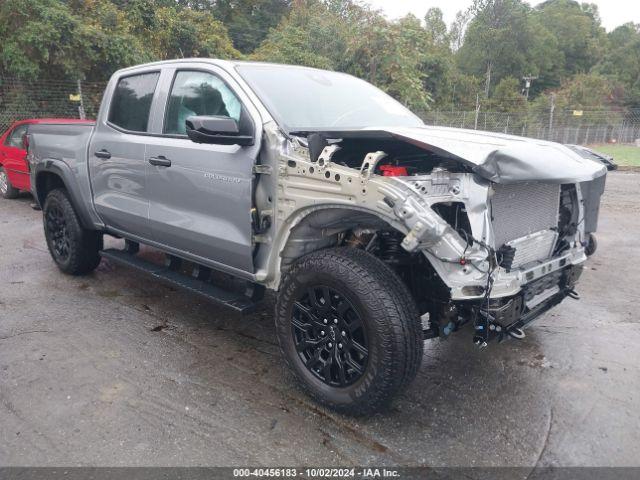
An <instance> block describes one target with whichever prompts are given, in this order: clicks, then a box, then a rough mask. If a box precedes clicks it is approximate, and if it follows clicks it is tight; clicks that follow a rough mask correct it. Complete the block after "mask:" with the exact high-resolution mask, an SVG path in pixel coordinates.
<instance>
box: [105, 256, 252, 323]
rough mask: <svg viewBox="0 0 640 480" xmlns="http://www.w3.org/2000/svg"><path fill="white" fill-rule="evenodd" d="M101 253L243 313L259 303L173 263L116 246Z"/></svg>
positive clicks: (117, 261) (114, 260)
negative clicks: (156, 262)
mask: <svg viewBox="0 0 640 480" xmlns="http://www.w3.org/2000/svg"><path fill="white" fill-rule="evenodd" d="M100 255H101V256H102V257H103V258H107V259H109V260H111V261H113V262H115V263H119V264H121V265H125V266H127V267H132V268H134V269H136V270H139V271H141V272H145V273H148V274H150V275H151V276H152V277H155V278H157V279H159V280H162V281H164V282H166V283H169V284H171V285H175V286H178V287H180V288H183V289H185V290H187V291H189V292H193V293H197V294H199V295H202V296H203V297H205V298H207V299H208V300H210V301H212V302H215V303H218V304H221V305H225V306H227V307H229V308H232V309H234V310H235V311H237V312H240V313H242V314H245V313H249V312H250V311H252V310H253V309H254V308H255V306H256V305H257V302H256V301H254V300H252V299H251V298H249V297H247V296H246V295H243V294H241V293H237V292H231V291H229V290H225V289H223V288H220V287H217V286H216V285H213V284H212V283H209V282H207V281H204V280H201V279H199V278H193V277H190V276H188V275H185V274H183V273H180V272H178V271H176V270H175V269H174V268H172V265H171V264H169V265H168V266H162V265H157V264H155V263H152V262H149V261H147V260H144V259H142V258H140V257H138V256H137V255H135V254H132V253H129V252H127V251H126V250H118V249H115V248H110V249H107V250H102V251H101V252H100ZM196 271H197V270H196Z"/></svg>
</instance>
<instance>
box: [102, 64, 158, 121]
mask: <svg viewBox="0 0 640 480" xmlns="http://www.w3.org/2000/svg"><path fill="white" fill-rule="evenodd" d="M159 76H160V73H158V72H154V73H144V74H142V75H132V76H130V77H124V78H121V79H120V80H119V81H118V85H117V86H116V90H115V92H114V93H113V98H112V99H111V110H110V111H109V122H111V123H113V124H114V125H117V126H118V127H120V128H124V129H125V130H131V131H133V132H146V131H147V126H148V124H149V112H150V110H151V101H152V100H153V93H154V92H155V89H156V84H157V83H158V77H159Z"/></svg>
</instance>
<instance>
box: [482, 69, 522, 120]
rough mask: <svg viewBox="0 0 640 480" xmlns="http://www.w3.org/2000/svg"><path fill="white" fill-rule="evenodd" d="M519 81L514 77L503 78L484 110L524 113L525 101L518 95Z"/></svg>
mask: <svg viewBox="0 0 640 480" xmlns="http://www.w3.org/2000/svg"><path fill="white" fill-rule="evenodd" d="M520 89H521V83H520V80H518V79H517V78H514V77H505V78H503V79H502V80H500V82H499V83H498V85H496V88H495V91H494V92H493V95H492V97H491V99H490V100H489V102H488V103H487V105H486V109H488V110H490V111H495V112H520V111H526V109H527V100H526V99H525V98H524V96H523V95H522V94H521V93H520Z"/></svg>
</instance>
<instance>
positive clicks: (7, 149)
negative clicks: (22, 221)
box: [0, 118, 86, 198]
mask: <svg viewBox="0 0 640 480" xmlns="http://www.w3.org/2000/svg"><path fill="white" fill-rule="evenodd" d="M83 122H86V120H78V119H73V118H39V119H30V120H21V121H19V122H15V123H14V124H13V125H11V127H10V128H9V129H8V130H7V131H6V132H4V134H3V135H2V136H1V137H0V195H2V197H3V198H16V197H17V196H18V193H19V192H20V190H25V191H27V192H28V191H30V190H31V182H30V181H29V166H28V165H27V159H26V155H27V151H26V149H25V145H24V136H25V134H26V133H28V131H29V125H33V124H36V123H49V124H50V123H57V124H68V123H83Z"/></svg>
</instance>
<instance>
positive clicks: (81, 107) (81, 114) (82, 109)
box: [77, 79, 86, 120]
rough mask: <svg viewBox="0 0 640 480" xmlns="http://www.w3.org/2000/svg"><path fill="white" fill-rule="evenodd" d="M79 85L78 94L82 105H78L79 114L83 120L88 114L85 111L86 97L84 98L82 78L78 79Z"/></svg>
mask: <svg viewBox="0 0 640 480" xmlns="http://www.w3.org/2000/svg"><path fill="white" fill-rule="evenodd" d="M77 85H78V96H79V97H80V105H79V106H78V116H79V117H80V119H81V120H84V119H85V118H86V115H85V113H84V99H83V98H82V82H81V81H80V79H78V82H77Z"/></svg>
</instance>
